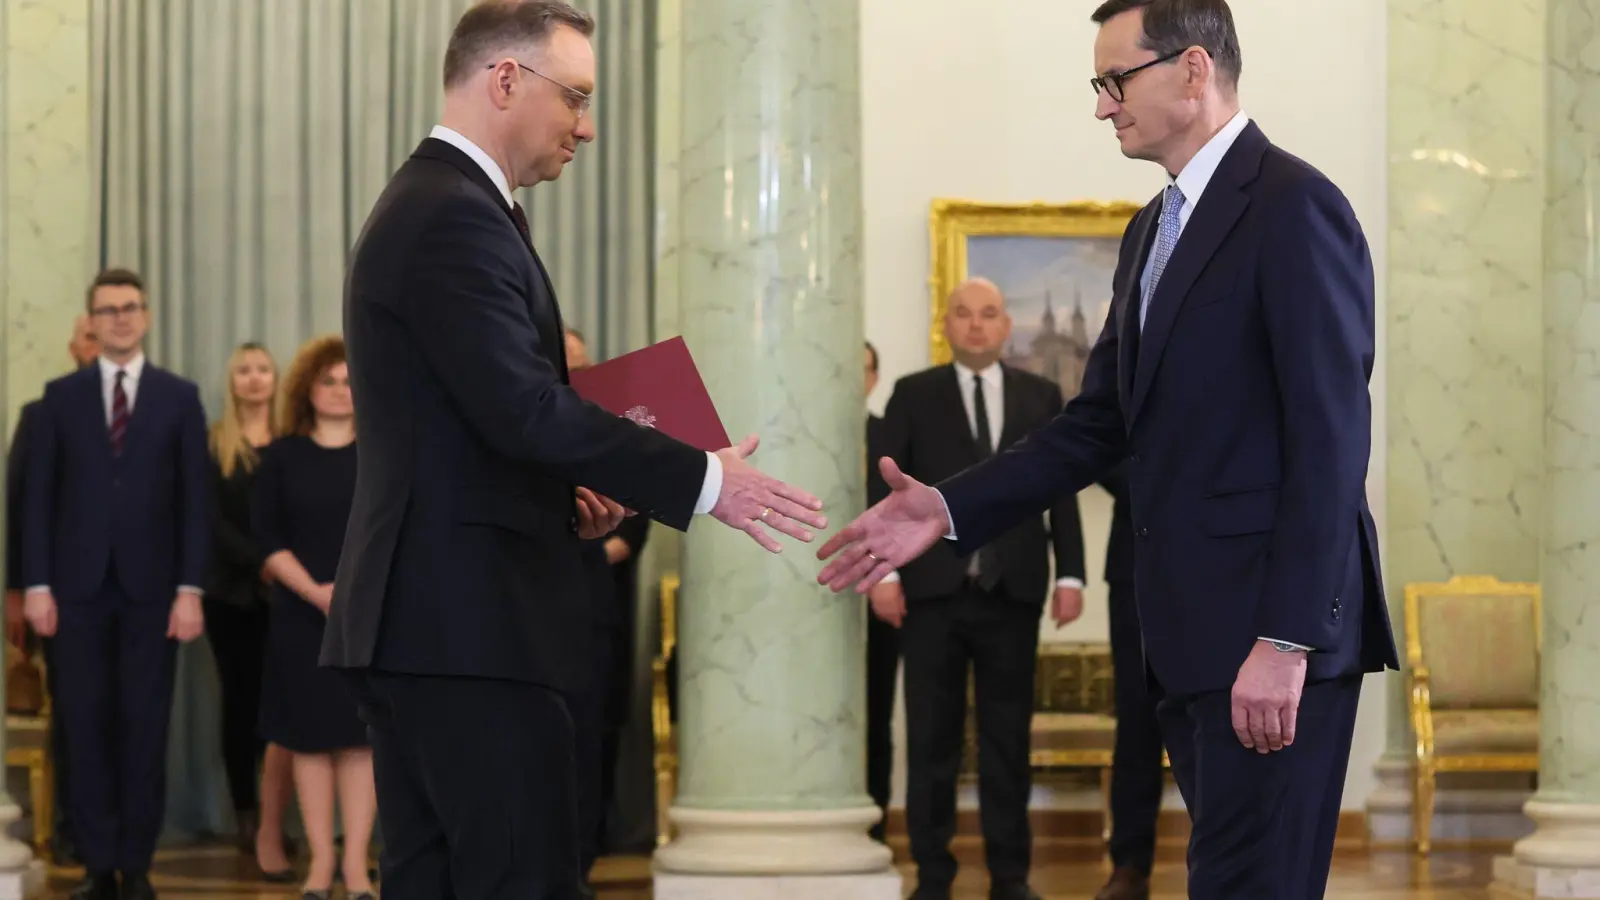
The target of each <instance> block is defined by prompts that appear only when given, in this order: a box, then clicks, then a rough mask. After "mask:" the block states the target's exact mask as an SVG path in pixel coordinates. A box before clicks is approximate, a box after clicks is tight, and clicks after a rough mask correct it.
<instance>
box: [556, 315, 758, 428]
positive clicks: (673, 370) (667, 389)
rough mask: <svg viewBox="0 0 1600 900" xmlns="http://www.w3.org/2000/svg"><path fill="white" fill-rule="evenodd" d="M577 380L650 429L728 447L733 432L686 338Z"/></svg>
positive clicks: (587, 395)
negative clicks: (714, 402)
mask: <svg viewBox="0 0 1600 900" xmlns="http://www.w3.org/2000/svg"><path fill="white" fill-rule="evenodd" d="M571 381H572V389H573V390H575V391H577V392H578V396H580V397H582V398H583V399H585V400H588V401H589V402H590V403H593V404H595V405H596V406H600V407H602V408H604V409H605V410H606V411H608V412H611V413H614V414H616V415H619V416H622V417H624V418H627V419H631V420H632V421H634V422H636V423H638V424H640V425H643V426H645V427H646V428H654V429H656V430H658V431H660V432H662V433H663V434H666V435H668V436H669V437H675V438H677V439H678V440H680V441H683V442H684V443H686V444H691V445H693V446H695V447H698V448H699V449H701V450H705V451H708V452H711V453H715V452H716V451H718V450H721V449H722V448H724V447H727V446H728V432H727V430H726V429H724V428H723V427H722V419H721V418H720V417H718V416H717V408H716V407H715V406H713V405H712V404H711V395H710V394H709V393H707V392H706V384H705V382H704V381H702V380H701V379H700V370H699V369H696V368H695V366H694V359H693V358H692V357H690V356H689V346H688V345H687V344H685V343H684V342H683V338H681V337H675V338H670V339H668V340H665V341H662V342H661V343H659V344H652V345H650V346H649V347H646V348H644V349H643V350H635V351H633V352H632V353H628V354H625V355H623V356H619V357H617V358H616V359H613V360H609V361H607V362H603V363H600V364H599V365H595V366H590V367H589V368H587V369H579V370H577V371H575V372H573V373H572V374H571Z"/></svg>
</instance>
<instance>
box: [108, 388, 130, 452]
mask: <svg viewBox="0 0 1600 900" xmlns="http://www.w3.org/2000/svg"><path fill="white" fill-rule="evenodd" d="M127 377H128V373H127V372H124V371H123V370H121V369H118V370H117V384H116V387H113V388H112V389H111V455H112V456H113V457H119V456H121V455H122V438H123V437H124V436H125V435H127V433H128V392H127V391H126V390H123V387H122V380H123V379H124V378H127Z"/></svg>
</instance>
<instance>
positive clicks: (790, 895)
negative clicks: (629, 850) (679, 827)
mask: <svg viewBox="0 0 1600 900" xmlns="http://www.w3.org/2000/svg"><path fill="white" fill-rule="evenodd" d="M652 896H654V897H655V900H901V898H902V897H904V896H905V888H904V885H903V884H902V883H901V880H900V873H899V872H896V871H894V870H892V869H891V870H889V871H886V872H868V873H858V874H855V875H685V874H680V873H677V872H660V871H658V872H656V874H655V880H654V885H653V894H652Z"/></svg>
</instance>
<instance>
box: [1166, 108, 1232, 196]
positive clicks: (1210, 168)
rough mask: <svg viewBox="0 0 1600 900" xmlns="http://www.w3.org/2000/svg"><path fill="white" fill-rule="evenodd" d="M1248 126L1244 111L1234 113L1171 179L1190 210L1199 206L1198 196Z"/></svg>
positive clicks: (1203, 191)
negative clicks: (1176, 175)
mask: <svg viewBox="0 0 1600 900" xmlns="http://www.w3.org/2000/svg"><path fill="white" fill-rule="evenodd" d="M1248 124H1250V117H1249V116H1247V115H1245V114H1244V110H1242V109H1241V110H1239V111H1238V112H1236V113H1234V114H1233V118H1231V119H1229V120H1228V124H1226V125H1224V126H1222V129H1221V130H1220V131H1218V132H1217V133H1216V134H1214V135H1212V136H1211V140H1209V141H1206V145H1205V146H1204V147H1201V148H1200V152H1198V153H1196V154H1195V155H1194V158H1193V159H1191V160H1189V164H1188V165H1186V166H1184V167H1183V171H1181V172H1179V173H1178V177H1177V178H1174V179H1171V180H1172V182H1173V183H1175V184H1177V185H1178V190H1180V191H1182V192H1183V199H1184V200H1185V201H1186V202H1187V203H1188V204H1189V208H1190V209H1194V208H1195V207H1196V206H1198V205H1199V204H1200V195H1201V194H1203V193H1205V190H1206V185H1208V184H1210V183H1211V176H1212V175H1215V174H1216V173H1217V166H1219V165H1221V164H1222V157H1224V156H1226V155H1227V154H1228V150H1229V149H1230V148H1231V147H1232V146H1233V142H1234V141H1235V140H1238V138H1239V134H1240V133H1241V132H1243V131H1244V127H1245V126H1246V125H1248Z"/></svg>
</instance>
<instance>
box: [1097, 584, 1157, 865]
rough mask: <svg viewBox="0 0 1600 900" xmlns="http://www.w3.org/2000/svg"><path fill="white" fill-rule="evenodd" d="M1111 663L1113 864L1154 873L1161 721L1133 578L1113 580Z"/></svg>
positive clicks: (1110, 604)
mask: <svg viewBox="0 0 1600 900" xmlns="http://www.w3.org/2000/svg"><path fill="white" fill-rule="evenodd" d="M1108 605H1109V606H1110V610H1109V612H1110V617H1111V668H1112V674H1113V678H1114V679H1115V683H1116V712H1117V739H1116V746H1115V748H1114V749H1113V750H1112V759H1111V862H1112V865H1114V866H1116V867H1118V868H1122V867H1124V866H1126V867H1128V868H1132V869H1135V870H1137V871H1139V872H1140V873H1142V874H1144V875H1149V874H1150V868H1151V865H1152V864H1153V863H1154V862H1155V853H1156V819H1157V817H1159V816H1160V814H1161V792H1162V779H1163V776H1162V772H1161V725H1160V723H1159V722H1158V721H1157V719H1156V697H1155V696H1154V694H1152V692H1151V691H1150V687H1149V683H1148V680H1147V678H1146V673H1145V663H1144V639H1143V638H1142V637H1141V636H1140V634H1139V609H1138V607H1137V606H1135V605H1134V598H1133V584H1132V582H1117V583H1113V584H1112V585H1111V602H1110V603H1109V604H1108Z"/></svg>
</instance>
